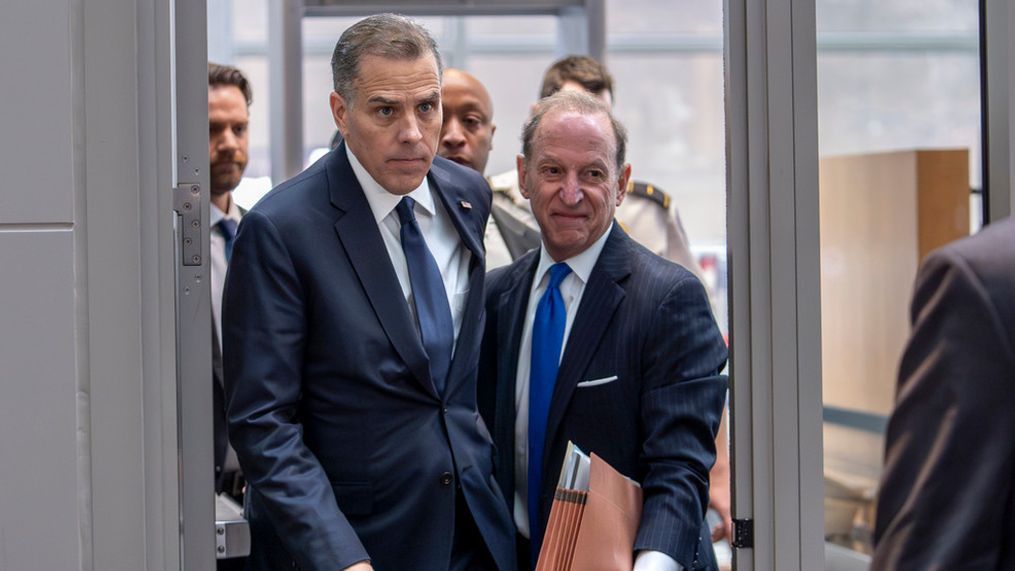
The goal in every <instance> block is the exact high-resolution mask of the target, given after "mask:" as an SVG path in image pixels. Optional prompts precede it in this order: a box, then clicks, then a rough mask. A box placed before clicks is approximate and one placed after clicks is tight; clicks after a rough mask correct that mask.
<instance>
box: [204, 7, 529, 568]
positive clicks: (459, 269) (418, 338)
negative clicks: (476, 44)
mask: <svg viewBox="0 0 1015 571" xmlns="http://www.w3.org/2000/svg"><path fill="white" fill-rule="evenodd" d="M332 71H333V74H334V81H335V91H334V92H332V93H331V96H330V97H331V99H330V104H331V109H332V113H333V116H334V119H335V122H336V125H337V126H338V128H339V130H341V132H342V135H343V137H344V141H345V142H344V143H343V144H342V145H340V146H339V147H338V148H337V149H336V150H334V151H332V152H331V153H329V154H328V155H326V156H325V157H324V158H322V159H321V160H320V161H318V162H317V163H316V164H315V165H313V166H311V167H310V168H309V169H307V170H306V171H304V172H303V173H301V174H300V175H298V176H296V177H295V178H293V179H291V180H289V181H287V182H286V183H284V184H282V185H281V186H279V187H278V188H276V189H275V190H273V191H272V192H271V193H270V194H268V195H267V196H266V197H265V198H264V199H262V200H261V202H260V203H259V204H258V205H257V206H256V207H254V209H253V210H251V211H250V213H248V214H247V216H245V217H244V219H243V223H242V224H241V227H240V232H239V235H238V237H237V241H236V245H235V249H234V253H233V257H232V259H231V266H230V271H229V277H228V283H227V285H226V294H225V310H226V318H225V320H224V323H225V332H224V343H225V346H224V358H225V374H226V390H227V398H228V407H229V430H230V438H231V440H232V442H233V444H234V446H235V447H236V451H237V454H238V456H239V459H240V464H241V465H242V467H243V471H244V473H245V475H246V477H247V480H248V482H249V488H248V498H249V500H248V506H247V507H248V511H247V516H248V518H249V520H250V523H251V530H252V553H251V556H250V562H251V566H252V567H253V568H255V569H291V568H293V564H294V563H295V564H296V565H298V567H299V568H300V569H303V570H318V569H320V570H325V569H327V570H329V571H334V570H338V569H357V570H358V569H370V568H374V569H381V570H394V569H413V570H432V571H438V570H440V571H444V570H447V569H462V570H464V569H469V570H472V569H501V570H506V569H509V568H511V567H513V565H514V545H513V535H512V533H513V532H512V529H511V521H510V515H509V514H508V512H507V510H506V509H505V506H504V499H503V497H502V496H501V494H500V491H499V490H498V489H497V485H496V482H495V481H494V480H493V477H492V473H493V466H492V443H491V441H490V437H489V433H487V432H486V428H485V426H484V425H483V423H482V421H481V419H480V417H479V414H478V411H477V408H476V400H475V399H476V397H475V394H476V392H475V391H476V388H475V387H476V385H475V383H476V367H477V363H478V356H479V348H480V339H481V327H482V325H481V324H482V322H483V299H482V295H483V293H482V292H483V276H484V260H483V258H484V256H483V248H482V242H481V240H482V235H483V228H484V226H485V224H486V219H487V216H488V214H489V205H490V197H489V191H488V190H487V189H486V186H485V182H484V181H483V179H482V178H481V177H480V176H479V175H478V174H476V173H474V172H472V171H471V170H468V169H466V168H463V167H460V166H458V165H456V164H454V163H452V162H450V161H445V160H443V159H439V158H438V159H434V154H435V150H436V146H437V136H438V132H439V131H440V125H441V111H440V108H441V107H440V74H441V71H440V56H439V55H438V53H437V49H436V44H435V42H434V41H433V39H432V38H431V37H430V35H429V34H428V33H427V32H426V30H424V29H423V28H422V27H420V26H419V25H417V24H415V23H413V22H412V21H410V20H407V19H405V18H402V17H400V16H394V15H390V14H386V15H380V16H373V17H370V18H367V19H365V20H362V21H360V22H358V23H357V24H355V25H353V26H352V27H351V28H349V29H348V30H347V31H346V32H345V33H344V34H343V35H342V37H341V39H340V40H339V41H338V44H337V45H336V47H335V53H334V57H333V59H332Z"/></svg>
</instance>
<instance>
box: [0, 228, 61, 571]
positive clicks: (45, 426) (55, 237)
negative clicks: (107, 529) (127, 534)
mask: <svg viewBox="0 0 1015 571" xmlns="http://www.w3.org/2000/svg"><path fill="white" fill-rule="evenodd" d="M73 248H74V244H73V235H72V233H71V232H70V231H53V232H48V231H47V232H0V268H3V279H2V280H0V299H2V300H3V302H2V303H0V323H2V324H3V328H4V330H3V340H2V342H0V363H2V367H0V569H4V570H11V571H15V570H21V569H25V570H27V569H55V570H56V569H59V570H70V569H79V568H80V562H79V556H80V555H79V553H80V549H81V545H80V540H81V537H80V533H79V528H78V518H77V517H76V514H75V511H76V508H77V506H78V497H77V496H78V482H77V474H78V471H77V462H76V457H77V453H76V451H77V444H76V435H77V412H76V407H77V405H76V403H77V398H78V395H77V394H76V393H77V391H76V388H75V386H76V381H75V376H76V365H75V341H74V329H75V312H74V264H73Z"/></svg>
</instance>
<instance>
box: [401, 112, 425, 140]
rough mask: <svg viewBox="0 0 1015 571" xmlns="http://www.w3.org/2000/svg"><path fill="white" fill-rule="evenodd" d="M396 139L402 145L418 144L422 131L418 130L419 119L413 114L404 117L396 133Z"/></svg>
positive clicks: (421, 137)
mask: <svg viewBox="0 0 1015 571" xmlns="http://www.w3.org/2000/svg"><path fill="white" fill-rule="evenodd" d="M398 138H399V141H401V142H403V143H418V142H419V141H421V140H422V139H423V131H422V130H421V129H420V128H419V119H418V118H417V117H416V116H415V115H414V114H411V113H408V114H406V115H405V118H404V119H403V120H402V126H401V129H399V131H398Z"/></svg>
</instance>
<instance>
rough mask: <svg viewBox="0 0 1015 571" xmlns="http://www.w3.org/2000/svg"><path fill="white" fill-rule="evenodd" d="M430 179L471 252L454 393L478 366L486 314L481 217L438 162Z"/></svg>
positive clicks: (452, 376) (451, 385)
mask: <svg viewBox="0 0 1015 571" xmlns="http://www.w3.org/2000/svg"><path fill="white" fill-rule="evenodd" d="M428 178H429V181H430V192H431V193H432V194H433V195H434V197H435V200H439V201H440V202H441V204H442V205H443V206H444V211H445V212H447V213H448V216H449V217H450V218H451V222H452V223H453V224H454V226H455V230H456V231H457V232H458V236H459V237H460V238H461V240H462V243H463V244H465V247H466V248H468V249H469V251H470V252H471V253H472V258H471V260H470V262H469V277H468V281H469V295H468V297H467V298H466V301H465V309H464V312H463V314H462V326H461V327H460V328H459V332H458V340H457V342H456V343H455V354H454V357H453V358H452V360H451V368H450V370H449V371H448V379H447V389H446V390H447V391H451V390H454V389H455V388H456V387H457V386H458V383H457V382H456V381H457V380H458V379H459V378H460V377H461V376H462V375H463V374H465V373H467V372H469V371H470V370H471V369H472V367H471V366H470V364H474V363H475V360H476V355H475V350H478V347H479V345H478V344H477V343H475V340H476V336H477V335H480V334H481V331H480V327H478V326H477V325H476V324H478V323H479V320H480V316H481V315H482V312H483V275H484V273H485V271H486V261H485V259H484V257H483V248H482V246H481V244H480V240H479V236H480V235H481V231H480V229H481V228H482V222H481V221H478V220H479V218H480V216H479V214H478V213H474V211H473V209H472V207H471V206H469V207H465V206H464V205H468V204H469V202H468V201H467V200H466V198H465V196H466V195H465V193H464V191H463V189H462V187H460V186H458V185H457V184H455V183H454V181H453V180H452V179H451V176H450V174H449V173H448V172H447V171H446V170H445V169H444V168H442V167H441V166H440V165H438V164H437V161H434V164H433V166H432V167H431V169H430V174H429V175H428ZM449 294H450V295H451V296H454V294H455V292H449ZM473 348H475V349H473ZM463 351H465V354H463ZM448 396H450V395H445V398H447V397H448Z"/></svg>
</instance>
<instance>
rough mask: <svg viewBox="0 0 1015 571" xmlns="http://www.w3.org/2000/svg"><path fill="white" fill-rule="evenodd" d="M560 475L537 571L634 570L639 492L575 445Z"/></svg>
mask: <svg viewBox="0 0 1015 571" xmlns="http://www.w3.org/2000/svg"><path fill="white" fill-rule="evenodd" d="M561 472H562V473H561V478H560V481H559V484H558V487H557V491H556V493H555V494H554V498H553V504H552V505H551V506H550V518H549V521H548V522H547V525H546V534H545V536H544V538H543V547H542V549H541V550H540V552H539V559H538V561H537V563H536V571H572V570H574V571H618V570H621V571H624V570H630V569H633V568H634V540H635V537H636V535H637V534H638V524H639V522H640V521H641V508H642V490H641V486H639V485H638V483H637V482H635V481H633V480H631V479H630V478H627V477H625V476H624V475H623V474H621V473H620V472H618V471H616V470H615V469H613V467H612V466H610V465H609V464H608V463H607V462H606V461H605V460H603V459H602V458H600V457H599V456H597V455H595V454H593V455H592V456H591V458H589V457H588V456H586V455H585V454H583V453H582V452H581V451H580V450H578V449H577V447H575V446H574V445H573V444H568V450H567V457H566V459H565V462H564V467H563V469H562V471H561Z"/></svg>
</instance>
